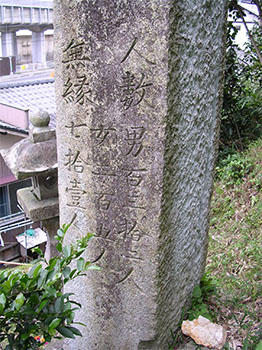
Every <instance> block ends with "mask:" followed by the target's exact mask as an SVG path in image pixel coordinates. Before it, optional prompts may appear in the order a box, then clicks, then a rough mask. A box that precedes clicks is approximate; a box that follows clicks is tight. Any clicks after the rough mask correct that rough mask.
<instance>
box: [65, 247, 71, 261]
mask: <svg viewBox="0 0 262 350" xmlns="http://www.w3.org/2000/svg"><path fill="white" fill-rule="evenodd" d="M63 253H64V256H65V257H66V258H68V257H69V256H70V254H71V247H70V246H68V245H66V246H64V248H63Z"/></svg>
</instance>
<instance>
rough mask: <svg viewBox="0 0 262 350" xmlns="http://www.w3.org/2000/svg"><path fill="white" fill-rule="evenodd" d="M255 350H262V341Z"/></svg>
mask: <svg viewBox="0 0 262 350" xmlns="http://www.w3.org/2000/svg"><path fill="white" fill-rule="evenodd" d="M255 350H262V340H260V342H259V343H258V344H257V345H256V348H255Z"/></svg>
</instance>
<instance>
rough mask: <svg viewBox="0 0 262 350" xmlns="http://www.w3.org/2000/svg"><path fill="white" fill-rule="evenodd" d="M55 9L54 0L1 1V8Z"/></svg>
mask: <svg viewBox="0 0 262 350" xmlns="http://www.w3.org/2000/svg"><path fill="white" fill-rule="evenodd" d="M3 5H10V6H30V7H53V0H0V6H3Z"/></svg>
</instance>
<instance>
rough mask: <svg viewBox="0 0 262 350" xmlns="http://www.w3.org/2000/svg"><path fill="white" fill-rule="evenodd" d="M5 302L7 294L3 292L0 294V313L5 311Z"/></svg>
mask: <svg viewBox="0 0 262 350" xmlns="http://www.w3.org/2000/svg"><path fill="white" fill-rule="evenodd" d="M5 304H6V297H5V295H4V294H3V293H2V294H0V313H2V312H3V310H4V308H5Z"/></svg>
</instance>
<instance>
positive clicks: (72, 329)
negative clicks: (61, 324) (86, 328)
mask: <svg viewBox="0 0 262 350" xmlns="http://www.w3.org/2000/svg"><path fill="white" fill-rule="evenodd" d="M67 328H68V329H70V331H72V332H73V333H74V334H75V335H79V336H80V337H82V333H81V332H80V330H79V329H77V328H75V327H72V326H67Z"/></svg>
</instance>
